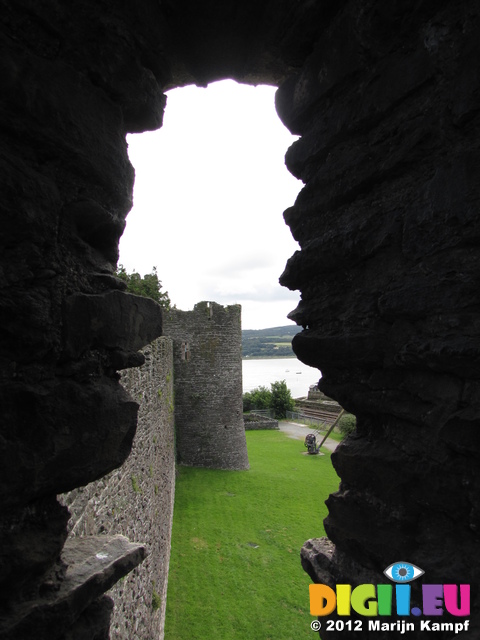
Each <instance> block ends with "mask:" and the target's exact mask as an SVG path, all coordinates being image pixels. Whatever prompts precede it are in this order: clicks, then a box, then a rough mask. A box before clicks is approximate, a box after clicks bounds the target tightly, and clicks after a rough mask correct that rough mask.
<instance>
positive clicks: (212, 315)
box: [164, 302, 248, 470]
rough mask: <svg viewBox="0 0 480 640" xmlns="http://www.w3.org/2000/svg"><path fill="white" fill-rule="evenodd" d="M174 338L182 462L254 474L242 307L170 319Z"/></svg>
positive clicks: (168, 331) (175, 313) (211, 308)
mask: <svg viewBox="0 0 480 640" xmlns="http://www.w3.org/2000/svg"><path fill="white" fill-rule="evenodd" d="M164 330H165V335H167V336H168V337H169V338H172V339H173V362H174V374H175V385H174V389H175V436H176V448H177V461H178V462H179V463H180V464H184V465H188V466H192V467H209V468H213V469H238V470H240V469H248V454H247V443H246V440H245V427H244V424H243V407H242V331H241V307H240V305H230V306H227V307H223V306H222V305H219V304H217V303H215V302H199V303H198V304H196V305H195V307H194V309H193V310H192V311H181V310H179V309H172V310H170V311H169V312H168V313H166V314H165V322H164Z"/></svg>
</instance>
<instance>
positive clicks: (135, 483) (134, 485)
mask: <svg viewBox="0 0 480 640" xmlns="http://www.w3.org/2000/svg"><path fill="white" fill-rule="evenodd" d="M130 479H131V481H132V489H133V490H134V491H135V493H141V492H142V490H141V489H140V485H139V484H138V480H137V477H136V476H134V475H133V474H132V476H131V477H130Z"/></svg>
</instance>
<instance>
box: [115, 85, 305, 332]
mask: <svg viewBox="0 0 480 640" xmlns="http://www.w3.org/2000/svg"><path fill="white" fill-rule="evenodd" d="M275 90H276V89H275V88H274V87H271V86H266V85H261V86H258V87H252V86H249V85H241V84H237V83H236V82H234V81H232V80H225V81H221V82H216V83H213V84H211V85H209V87H208V88H198V87H194V86H188V87H184V88H178V89H174V90H171V91H169V92H168V93H167V106H166V110H165V116H164V122H163V126H162V128H161V129H159V130H157V131H155V132H147V133H142V134H134V135H129V136H128V137H127V141H128V145H129V157H130V161H131V162H132V164H133V165H134V167H135V173H136V177H135V187H134V205H133V209H132V210H131V212H130V213H129V215H128V217H127V227H126V230H125V232H124V234H123V237H122V239H121V242H120V259H119V262H120V263H121V264H123V265H124V266H126V268H127V270H128V271H131V270H133V269H135V270H137V271H139V272H141V273H147V272H148V271H149V270H150V269H151V267H152V265H155V266H156V267H157V269H158V272H159V277H160V279H161V280H162V283H163V286H164V288H165V289H167V290H168V291H169V295H170V298H171V300H172V303H173V304H175V305H176V306H177V307H178V308H180V309H191V308H193V306H194V304H196V303H197V302H198V301H199V300H215V301H217V302H219V303H220V304H233V303H235V304H241V305H242V326H243V328H246V329H254V328H265V327H268V326H280V325H282V324H288V322H289V321H288V319H287V314H288V313H289V312H290V311H291V310H292V308H294V307H295V306H296V305H297V303H298V294H296V293H294V292H290V291H289V290H287V289H286V288H284V287H281V286H280V285H279V284H278V278H279V276H280V274H281V272H282V271H283V269H284V266H285V263H286V261H287V259H288V258H289V257H290V256H291V255H292V253H294V251H295V250H296V249H297V248H298V245H297V243H296V242H295V241H294V239H293V238H292V235H291V233H290V231H289V229H288V227H287V226H286V225H285V223H284V221H283V219H282V213H283V211H284V210H285V209H286V208H287V207H289V206H291V205H292V204H293V202H294V201H295V198H296V196H297V193H298V191H299V190H300V188H301V186H302V183H301V182H300V181H299V180H297V179H295V178H294V177H293V176H292V174H290V173H289V172H288V170H287V168H286V167H285V164H284V155H285V153H286V151H287V148H288V147H289V146H290V145H291V144H292V142H294V141H295V139H296V136H292V135H291V134H290V132H289V131H288V130H287V129H286V128H285V127H284V125H283V124H282V123H281V122H280V120H279V118H278V116H277V114H276V112H275V105H274V95H275Z"/></svg>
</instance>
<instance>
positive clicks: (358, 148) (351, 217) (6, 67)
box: [0, 0, 480, 640]
mask: <svg viewBox="0 0 480 640" xmlns="http://www.w3.org/2000/svg"><path fill="white" fill-rule="evenodd" d="M479 31H480V16H479V8H478V3H477V2H475V1H473V0H466V1H465V2H461V3H459V2H456V1H454V0H436V1H433V0H405V1H403V0H402V2H400V1H397V0H393V1H392V2H389V3H385V2H382V1H381V0H341V1H333V0H322V1H319V2H310V1H308V0H301V1H300V2H296V3H291V2H288V1H287V0H280V1H279V2H276V3H271V2H266V1H261V2H258V1H257V2H254V1H253V0H246V1H245V2H241V3H240V2H238V1H236V0H235V1H234V0H227V1H224V2H220V0H212V1H209V2H193V0H180V1H179V2H170V1H165V2H162V3H159V2H156V1H154V0H146V1H145V2H142V3H138V2H137V3H135V2H130V1H128V0H127V1H126V2H123V3H121V4H118V5H117V4H115V5H111V6H108V8H107V7H106V6H105V5H104V4H102V3H98V2H92V1H90V0H86V1H83V0H82V2H79V1H78V0H74V1H73V2H70V3H68V4H67V3H65V4H64V5H61V4H59V3H56V2H53V0H47V1H46V2H42V3H37V2H32V1H31V0H16V1H15V2H13V1H12V0H7V1H6V2H4V3H3V4H2V12H1V16H0V41H1V43H2V56H1V57H0V82H1V88H2V91H1V99H0V118H1V123H2V127H1V129H0V138H1V145H0V149H1V151H0V168H1V171H0V176H1V182H2V198H1V200H0V213H1V220H2V234H1V236H0V256H1V265H0V287H1V296H0V322H1V326H2V331H1V332H0V406H1V407H2V416H1V420H2V422H1V433H0V452H1V455H2V465H0V497H1V506H2V518H1V522H0V542H1V543H2V544H1V545H0V549H1V550H0V567H1V569H2V571H1V575H0V595H1V596H2V600H1V603H2V604H1V607H0V608H1V609H2V611H1V612H0V613H1V615H2V619H3V624H4V628H5V629H7V628H12V625H13V624H17V623H18V624H19V625H21V624H27V618H25V620H24V622H22V621H20V620H19V619H18V616H19V615H21V612H22V611H27V609H24V607H27V608H28V605H27V604H26V603H28V602H32V598H35V597H37V598H38V599H39V600H41V599H42V598H43V597H45V595H44V588H45V587H42V584H47V585H48V584H49V581H50V580H51V574H52V571H53V572H55V570H60V569H59V567H60V566H61V565H60V564H59V562H60V555H61V552H62V547H63V544H64V541H65V535H66V522H67V518H68V514H67V513H66V511H65V510H64V509H63V508H62V507H60V506H59V505H58V503H57V501H56V497H55V496H56V494H58V493H60V492H62V491H65V490H68V489H71V488H73V487H75V486H78V485H81V484H85V483H87V482H90V481H91V480H94V479H96V478H99V477H100V476H102V475H104V474H105V473H107V472H108V471H110V470H112V469H113V468H115V467H117V466H118V465H120V464H121V463H122V462H123V460H124V459H125V457H126V456H127V455H128V452H129V450H130V446H131V443H132V439H133V437H134V433H135V425H136V413H137V405H136V402H134V401H133V400H132V399H131V398H129V397H128V395H127V394H126V393H125V391H124V390H123V388H122V387H121V385H120V383H119V374H118V371H120V370H121V369H124V368H127V367H131V366H137V365H139V364H141V362H142V361H143V360H142V356H141V355H139V353H138V351H139V349H140V348H142V346H144V345H145V344H146V343H147V342H149V341H150V340H152V339H154V338H155V337H156V336H159V335H160V334H161V332H162V322H161V314H160V313H159V310H158V307H157V305H155V303H153V302H151V303H150V302H145V301H139V300H138V298H136V297H135V296H131V295H129V294H126V293H125V292H124V290H123V287H124V285H123V283H122V282H120V281H119V280H117V279H116V278H115V275H114V274H115V265H116V261H117V259H118V240H119V238H120V236H121V234H122V232H123V229H124V226H125V217H126V215H127V212H128V211H129V209H130V208H131V204H132V186H133V178H134V171H133V168H132V167H131V165H130V162H129V160H128V155H127V144H126V141H125V135H126V133H128V132H140V131H144V130H148V129H155V128H158V127H159V126H161V123H162V117H163V109H164V107H165V103H166V98H165V95H164V91H165V90H166V89H168V88H172V87H175V86H182V85H185V84H190V83H196V84H198V85H202V86H205V85H206V84H208V82H211V81H213V80H217V79H220V78H227V77H228V78H234V79H236V80H237V81H244V82H251V83H255V82H267V83H270V84H274V85H278V86H279V91H278V92H277V100H276V104H277V111H278V113H279V115H280V117H281V119H282V120H283V122H284V123H285V124H286V126H287V127H288V128H289V129H290V130H291V131H292V132H293V133H295V134H297V135H299V140H298V141H297V142H296V143H295V144H294V145H292V147H291V148H290V149H289V150H288V152H287V156H286V163H287V166H288V167H289V169H290V170H291V172H292V173H293V174H294V175H295V176H297V177H299V178H301V180H302V181H303V182H304V184H305V186H304V188H303V189H302V191H301V192H300V194H299V196H298V198H297V200H296V202H295V203H294V204H293V206H292V207H290V208H289V209H288V210H287V211H286V212H285V219H286V221H287V223H288V225H289V226H290V228H291V231H292V233H293V236H294V237H295V239H296V240H297V241H298V243H299V246H300V250H299V251H297V252H296V253H295V254H294V256H292V258H290V260H289V261H288V263H287V266H286V269H285V272H284V274H283V275H282V277H281V282H282V283H283V284H284V285H285V286H288V287H290V288H291V289H298V290H299V291H300V292H301V301H300V303H299V305H298V307H297V309H296V310H295V311H294V312H292V314H291V317H292V318H293V319H294V320H295V321H296V322H297V323H299V324H300V325H302V326H303V327H304V331H303V332H302V333H300V334H298V335H297V336H296V337H295V340H294V350H295V352H296V353H297V355H298V357H299V358H300V359H301V360H302V361H304V362H306V363H307V364H310V365H312V366H314V367H317V368H319V369H320V370H321V371H322V382H321V387H322V390H323V391H324V392H325V393H326V394H327V395H328V396H330V397H332V398H334V399H336V400H338V401H339V402H340V403H341V404H342V406H344V407H345V408H346V409H347V410H348V411H351V412H353V413H354V414H355V415H356V416H357V424H358V427H357V432H356V433H355V434H354V436H352V437H351V438H349V439H348V440H347V441H346V442H345V443H344V444H342V446H340V447H339V448H338V449H337V451H336V452H335V454H334V455H333V456H332V459H333V462H334V465H335V467H336V469H337V471H338V473H339V475H340V478H341V484H340V487H339V491H338V492H336V493H335V494H333V495H332V496H330V498H329V499H328V507H329V516H328V518H327V520H326V523H325V526H326V531H327V534H328V536H329V538H330V541H331V542H332V543H333V544H334V545H335V550H333V551H332V549H331V548H330V546H329V547H328V549H327V548H326V547H325V546H324V545H320V546H318V548H317V547H315V548H316V551H315V553H316V554H317V556H318V558H317V560H318V561H315V563H313V562H311V560H310V559H309V557H310V556H309V555H308V553H307V555H305V553H306V552H305V551H304V563H306V567H307V569H308V571H309V573H310V575H311V577H312V579H314V580H319V581H320V580H325V581H329V583H332V584H333V583H335V582H337V581H338V580H340V579H341V580H346V581H347V582H351V583H352V584H354V583H355V581H356V580H362V579H363V578H362V576H365V575H368V576H381V575H382V572H383V570H384V569H385V567H386V566H388V565H389V564H390V563H392V562H394V561H395V560H398V559H402V560H408V561H410V562H412V563H414V564H416V565H417V566H419V567H421V568H422V569H423V570H424V571H425V578H426V579H428V582H429V583H437V582H438V583H448V582H450V583H460V582H464V583H470V584H471V585H472V616H471V617H472V624H471V626H472V627H473V630H472V631H469V632H468V633H465V634H464V636H463V637H465V638H475V639H476V638H477V637H478V635H479V634H480V630H479V627H478V624H479V623H478V611H480V602H479V593H478V584H480V575H479V573H480V572H479V562H478V559H477V558H478V543H479V540H478V535H479V527H480V500H479V495H480V492H479V483H480V480H479V471H478V469H479V455H480V438H479V433H480V431H479V429H478V424H479V423H478V420H479V414H480V384H479V380H480V339H479V333H480V325H479V322H478V305H479V295H480V294H479V291H480V288H479V286H478V284H479V252H478V246H479V238H480V228H479V224H480V223H479V216H478V209H479V204H480V193H479V190H480V182H479V181H478V179H477V173H478V167H479V166H480V162H479V114H480V75H479V72H478V59H479V54H480V44H479V43H480V41H479V38H478V33H479ZM159 184H160V185H161V176H159ZM160 188H161V187H160ZM161 213H162V214H163V215H168V212H161ZM186 215H187V214H186ZM164 241H173V239H165V238H160V239H159V244H160V243H161V242H164ZM179 250H180V248H179ZM329 544H330V543H329ZM322 549H323V551H322ZM317 552H318V553H317ZM322 553H323V554H324V558H323V560H320V556H321V554H322ZM318 567H321V571H320V570H319V569H318ZM59 575H60V574H59ZM60 577H61V575H60ZM98 595H100V592H99V593H98ZM95 597H97V596H95ZM22 603H23V604H22ZM87 604H88V603H87V602H86V601H85V607H87V608H86V609H85V610H84V615H83V618H82V614H81V612H80V609H78V610H77V609H75V612H74V614H73V613H72V611H73V610H67V609H66V610H65V620H66V621H69V624H70V623H71V625H72V626H71V630H70V631H65V636H64V637H65V638H67V637H68V638H69V639H70V638H71V639H72V640H73V638H75V637H76V638H80V637H85V634H88V633H90V632H91V633H92V634H95V633H96V631H94V630H93V629H94V628H95V626H97V628H98V629H97V630H98V634H99V635H98V637H99V638H101V637H106V633H107V631H106V614H105V615H104V613H102V612H104V609H99V606H100V605H98V604H93V603H92V605H88V606H87ZM25 615H26V614H25ZM77 615H78V621H77V622H75V621H74V617H75V616H77ZM42 624H43V623H42ZM19 628H21V627H19ZM65 629H66V626H65ZM73 629H77V630H78V634H77V636H75V635H74V631H73ZM25 633H27V632H25ZM28 633H29V634H30V635H29V636H28V637H29V638H33V637H39V638H40V637H46V635H45V634H46V631H45V629H44V628H41V624H40V622H36V623H35V628H33V629H31V630H30V631H29V632H28ZM62 633H63V632H62ZM75 633H76V631H75ZM42 634H43V635H42ZM81 634H83V636H82V635H81ZM102 634H103V636H102ZM329 635H330V636H331V637H332V638H335V637H336V636H335V633H332V634H329ZM337 636H338V634H337ZM93 637H95V635H93ZM362 637H367V636H366V635H365V636H362ZM388 637H389V638H392V637H394V635H392V634H391V635H389V636H388ZM410 637H411V638H412V639H413V638H414V637H417V634H411V635H410ZM437 637H442V636H441V634H440V635H439V634H437ZM376 640H381V634H380V635H377V636H376Z"/></svg>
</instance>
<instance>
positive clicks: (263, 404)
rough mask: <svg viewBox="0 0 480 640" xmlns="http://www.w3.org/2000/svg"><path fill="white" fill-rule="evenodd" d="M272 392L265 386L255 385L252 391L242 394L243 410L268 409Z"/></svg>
mask: <svg viewBox="0 0 480 640" xmlns="http://www.w3.org/2000/svg"><path fill="white" fill-rule="evenodd" d="M271 402H272V392H271V391H269V390H268V389H267V387H263V386H261V387H256V388H255V389H252V391H247V393H244V394H243V410H244V411H251V410H252V409H270V404H271Z"/></svg>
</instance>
